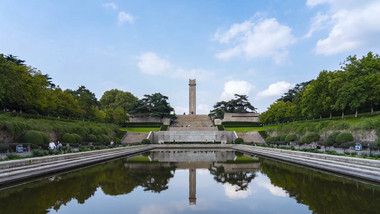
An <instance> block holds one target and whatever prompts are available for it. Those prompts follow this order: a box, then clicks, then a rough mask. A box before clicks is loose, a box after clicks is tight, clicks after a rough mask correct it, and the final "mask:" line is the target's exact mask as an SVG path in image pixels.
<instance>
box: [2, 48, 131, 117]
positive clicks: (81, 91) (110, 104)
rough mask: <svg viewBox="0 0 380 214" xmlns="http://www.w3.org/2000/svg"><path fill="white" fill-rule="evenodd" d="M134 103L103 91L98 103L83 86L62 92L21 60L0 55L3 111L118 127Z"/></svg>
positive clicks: (119, 93)
mask: <svg viewBox="0 0 380 214" xmlns="http://www.w3.org/2000/svg"><path fill="white" fill-rule="evenodd" d="M137 100H138V99H137V97H135V96H134V95H133V94H131V93H130V92H124V91H121V90H117V89H113V90H110V91H106V92H105V93H104V94H103V96H102V97H101V99H100V100H97V98H96V97H95V94H94V93H92V92H91V91H90V90H88V89H87V88H86V87H85V86H80V87H79V88H78V89H77V90H70V89H66V90H62V89H61V88H60V87H59V86H56V85H55V84H54V83H53V82H52V80H51V78H50V77H49V76H48V75H47V74H46V75H44V74H42V73H41V72H40V71H38V70H37V69H36V68H33V67H30V66H27V65H25V64H24V61H23V60H20V59H17V57H15V56H12V55H8V56H6V55H3V54H0V108H1V109H3V110H5V111H17V112H22V113H30V114H40V115H46V116H67V117H76V118H83V119H88V120H92V121H98V122H107V123H117V124H121V123H123V122H125V120H126V119H127V114H126V112H128V111H130V110H131V109H132V106H133V103H134V102H135V101H137Z"/></svg>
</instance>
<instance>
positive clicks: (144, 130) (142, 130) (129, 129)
mask: <svg viewBox="0 0 380 214" xmlns="http://www.w3.org/2000/svg"><path fill="white" fill-rule="evenodd" d="M120 130H121V131H127V132H138V133H148V132H150V131H154V132H158V131H160V127H120Z"/></svg>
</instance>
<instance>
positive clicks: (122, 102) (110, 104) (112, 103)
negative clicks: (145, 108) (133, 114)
mask: <svg viewBox="0 0 380 214" xmlns="http://www.w3.org/2000/svg"><path fill="white" fill-rule="evenodd" d="M137 100H138V98H137V97H135V96H134V95H133V94H132V93H130V92H124V91H121V90H118V89H112V90H109V91H106V92H104V94H103V96H102V97H101V98H100V106H101V108H102V109H108V108H110V109H113V110H115V109H118V108H122V109H124V111H125V112H128V111H129V110H131V109H132V106H133V103H134V102H135V101H137Z"/></svg>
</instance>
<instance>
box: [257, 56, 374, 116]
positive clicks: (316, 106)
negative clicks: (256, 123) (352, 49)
mask: <svg viewBox="0 0 380 214" xmlns="http://www.w3.org/2000/svg"><path fill="white" fill-rule="evenodd" d="M379 108H380V57H379V55H377V54H373V53H372V52H369V53H368V54H367V55H366V56H363V57H362V58H361V59H358V58H357V57H356V56H349V57H347V59H346V61H345V62H344V63H343V64H342V66H341V69H340V70H336V71H326V70H324V71H321V72H320V73H319V76H318V77H317V79H316V80H311V81H308V82H303V83H300V84H297V85H296V86H295V87H294V88H293V89H290V90H289V91H288V92H287V93H285V94H284V96H282V97H281V98H280V99H278V100H277V101H276V102H274V103H273V104H272V105H270V107H269V108H268V110H267V111H266V112H263V113H262V114H261V115H260V117H259V119H260V122H262V123H278V122H289V121H294V120H300V119H305V118H321V117H330V118H331V117H332V116H333V115H338V114H340V115H341V116H342V117H344V114H345V112H346V113H347V112H348V113H355V116H356V117H357V115H358V112H359V111H370V112H371V114H372V113H373V111H374V109H379Z"/></svg>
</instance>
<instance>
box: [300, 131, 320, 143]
mask: <svg viewBox="0 0 380 214" xmlns="http://www.w3.org/2000/svg"><path fill="white" fill-rule="evenodd" d="M319 138H320V136H319V134H317V133H315V132H310V133H308V134H306V135H304V136H302V137H301V143H312V142H315V141H318V140H319Z"/></svg>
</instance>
